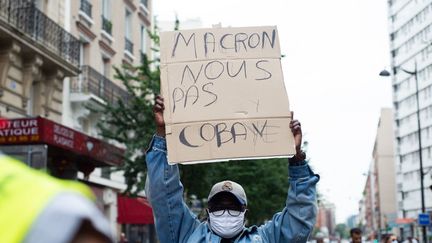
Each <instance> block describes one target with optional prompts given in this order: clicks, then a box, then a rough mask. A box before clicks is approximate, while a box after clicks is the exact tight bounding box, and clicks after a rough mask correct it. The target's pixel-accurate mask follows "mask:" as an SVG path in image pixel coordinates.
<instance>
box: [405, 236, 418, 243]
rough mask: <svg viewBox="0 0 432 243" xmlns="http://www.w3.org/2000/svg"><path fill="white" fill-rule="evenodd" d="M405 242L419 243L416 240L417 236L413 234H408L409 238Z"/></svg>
mask: <svg viewBox="0 0 432 243" xmlns="http://www.w3.org/2000/svg"><path fill="white" fill-rule="evenodd" d="M403 243H418V241H417V240H416V238H414V237H412V236H408V237H407V239H406V240H405V241H404V242H403Z"/></svg>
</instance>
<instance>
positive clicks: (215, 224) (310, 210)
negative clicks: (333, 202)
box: [146, 96, 319, 243]
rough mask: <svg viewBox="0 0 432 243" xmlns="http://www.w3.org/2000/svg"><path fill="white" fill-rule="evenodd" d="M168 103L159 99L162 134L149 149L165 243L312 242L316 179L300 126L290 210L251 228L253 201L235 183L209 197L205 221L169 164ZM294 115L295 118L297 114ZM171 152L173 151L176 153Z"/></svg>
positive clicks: (153, 197)
mask: <svg viewBox="0 0 432 243" xmlns="http://www.w3.org/2000/svg"><path fill="white" fill-rule="evenodd" d="M164 109H165V105H164V99H163V98H162V97H160V96H158V97H157V98H156V103H155V106H154V109H153V110H154V115H155V123H156V127H157V130H156V135H155V136H154V138H153V140H152V142H151V144H150V148H149V150H148V151H147V155H146V160H147V168H148V179H149V191H148V195H147V196H148V198H149V200H150V203H151V205H152V208H153V213H154V215H155V219H156V222H155V225H156V231H157V234H158V237H159V240H160V242H162V243H173V242H194V243H195V242H203V243H204V242H211V243H213V242H214V243H216V242H238V243H247V242H275V243H277V242H306V241H307V239H308V237H309V234H310V233H311V232H312V229H313V226H314V224H315V218H316V205H315V203H316V188H315V185H316V183H317V182H318V181H319V176H318V175H315V174H314V173H313V172H312V171H311V169H310V168H309V166H308V165H307V164H306V161H305V154H304V153H303V152H302V151H301V149H300V146H301V141H302V131H301V127H300V123H299V122H298V121H297V120H292V121H291V122H290V124H289V128H290V129H291V132H292V135H293V137H294V142H295V150H296V154H295V156H294V157H293V158H290V159H289V190H288V197H287V200H286V205H285V207H284V209H283V210H282V211H281V212H279V213H276V214H275V215H274V216H273V218H272V220H271V221H269V222H267V223H266V224H264V225H261V226H259V227H258V226H252V227H249V228H246V227H245V214H246V212H247V197H246V193H245V192H244V190H243V188H242V187H241V186H240V185H239V184H237V183H235V182H232V181H223V182H219V183H217V184H215V185H214V186H213V188H212V189H211V191H210V193H209V197H208V199H209V201H208V208H207V212H208V220H207V221H206V222H200V221H199V220H198V219H197V217H196V216H195V215H194V214H193V213H192V212H191V211H190V210H189V208H188V207H187V206H186V204H185V202H184V201H183V186H182V184H181V182H180V175H179V170H178V167H177V165H169V164H168V161H167V146H166V141H165V134H166V130H165V120H164V115H163V111H164ZM291 116H292V115H291ZM170 152H171V151H170Z"/></svg>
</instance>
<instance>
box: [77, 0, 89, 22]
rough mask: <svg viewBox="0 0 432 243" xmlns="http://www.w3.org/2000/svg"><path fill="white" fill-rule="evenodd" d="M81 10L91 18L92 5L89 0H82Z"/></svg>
mask: <svg viewBox="0 0 432 243" xmlns="http://www.w3.org/2000/svg"><path fill="white" fill-rule="evenodd" d="M80 10H81V11H83V12H84V13H85V14H86V15H87V16H89V17H90V18H91V17H92V5H91V3H90V2H89V1H88V0H81V5H80Z"/></svg>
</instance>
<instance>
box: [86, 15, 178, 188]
mask: <svg viewBox="0 0 432 243" xmlns="http://www.w3.org/2000/svg"><path fill="white" fill-rule="evenodd" d="M176 26H178V21H176ZM176 28H177V27H176ZM148 34H149V36H150V38H151V39H152V41H153V43H154V44H155V46H156V48H153V51H155V52H159V49H158V48H157V47H158V46H159V33H158V28H157V26H155V28H154V30H153V32H148ZM115 72H116V75H115V78H116V79H119V80H120V81H121V82H122V84H123V85H124V87H126V90H127V92H128V94H129V96H128V97H127V98H125V97H122V98H119V99H117V100H116V101H115V102H113V103H106V104H104V105H103V106H102V108H101V109H94V108H91V109H92V110H93V111H95V112H97V113H100V114H101V119H100V120H99V123H98V128H99V130H100V135H101V136H102V137H104V138H105V139H108V140H111V141H115V142H117V143H120V144H123V145H124V146H125V148H126V152H125V154H124V155H123V161H124V163H123V165H122V166H121V167H119V168H115V169H116V170H122V171H124V177H125V179H126V184H127V188H126V191H125V193H130V194H132V195H135V194H136V193H138V192H139V191H142V190H143V189H144V185H145V175H146V161H145V153H144V151H143V149H145V148H146V147H147V146H148V144H149V141H150V140H151V138H152V135H153V133H154V131H155V125H154V122H153V112H152V108H153V99H154V96H155V94H158V93H159V90H160V69H159V59H158V58H156V59H154V60H148V57H147V56H146V55H145V56H144V58H143V60H142V64H141V65H140V66H138V67H132V66H127V65H124V66H122V67H121V68H117V67H115Z"/></svg>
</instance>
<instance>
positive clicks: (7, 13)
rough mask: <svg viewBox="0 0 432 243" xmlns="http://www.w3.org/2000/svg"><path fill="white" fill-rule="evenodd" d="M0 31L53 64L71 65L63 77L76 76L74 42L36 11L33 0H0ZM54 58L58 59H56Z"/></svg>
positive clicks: (75, 39)
mask: <svg viewBox="0 0 432 243" xmlns="http://www.w3.org/2000/svg"><path fill="white" fill-rule="evenodd" d="M0 30H1V31H0V36H3V35H4V34H6V35H8V36H12V37H13V39H16V40H18V41H20V42H21V43H23V44H24V46H25V49H26V48H28V49H29V50H35V49H36V51H37V52H39V54H40V55H42V56H48V58H50V59H51V62H53V63H57V65H59V64H60V65H61V64H66V65H72V66H73V67H69V68H67V69H68V70H66V71H69V72H66V74H69V75H76V74H77V71H78V67H79V55H80V52H79V41H78V39H77V38H75V37H74V36H73V35H72V34H70V33H69V32H67V31H66V30H65V29H63V28H62V27H61V26H60V25H58V24H57V23H56V22H54V21H53V20H51V19H50V18H49V17H48V16H46V15H45V14H44V13H43V12H41V11H40V10H39V9H38V8H36V6H35V5H34V3H33V1H31V0H0ZM45 49H46V50H47V51H45ZM58 57H60V60H56V59H57V58H58ZM59 62H60V63H59ZM62 62H64V63H62ZM63 68H65V67H63Z"/></svg>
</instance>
